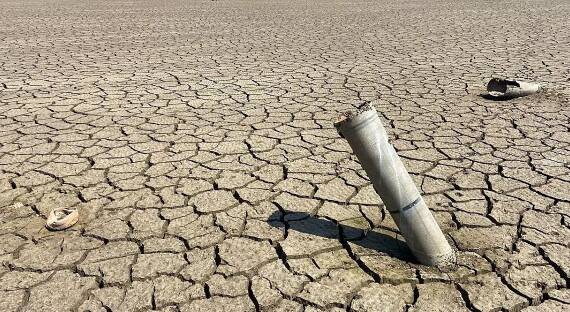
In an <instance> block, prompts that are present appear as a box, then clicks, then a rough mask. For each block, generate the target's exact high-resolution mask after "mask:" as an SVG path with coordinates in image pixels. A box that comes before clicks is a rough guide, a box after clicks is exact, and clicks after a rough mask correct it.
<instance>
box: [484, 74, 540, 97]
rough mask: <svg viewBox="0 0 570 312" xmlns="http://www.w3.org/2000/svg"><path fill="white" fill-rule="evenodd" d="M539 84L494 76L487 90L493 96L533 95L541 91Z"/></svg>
mask: <svg viewBox="0 0 570 312" xmlns="http://www.w3.org/2000/svg"><path fill="white" fill-rule="evenodd" d="M541 89H542V88H541V87H540V85H539V84H537V83H534V82H527V81H520V80H509V79H502V78H493V79H491V80H490V81H489V83H488V84H487V92H488V93H489V95H490V96H491V97H493V98H497V99H512V98H516V97H521V96H526V95H531V94H534V93H537V92H539V91H541Z"/></svg>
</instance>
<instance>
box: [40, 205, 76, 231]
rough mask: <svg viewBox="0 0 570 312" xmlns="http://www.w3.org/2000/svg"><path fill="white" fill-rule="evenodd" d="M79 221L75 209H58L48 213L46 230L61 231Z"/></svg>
mask: <svg viewBox="0 0 570 312" xmlns="http://www.w3.org/2000/svg"><path fill="white" fill-rule="evenodd" d="M77 220H79V212H78V211H77V209H69V208H60V209H54V210H52V211H50V213H49V215H48V218H47V221H46V228H48V229H49V230H53V231H61V230H65V229H67V228H70V227H72V226H73V225H74V224H75V223H77Z"/></svg>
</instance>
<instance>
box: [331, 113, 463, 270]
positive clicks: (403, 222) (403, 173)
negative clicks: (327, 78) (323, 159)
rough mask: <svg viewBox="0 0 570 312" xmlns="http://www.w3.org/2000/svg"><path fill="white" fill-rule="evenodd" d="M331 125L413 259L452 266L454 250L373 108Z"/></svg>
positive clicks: (345, 117)
mask: <svg viewBox="0 0 570 312" xmlns="http://www.w3.org/2000/svg"><path fill="white" fill-rule="evenodd" d="M335 127H336V128H337V130H338V131H339V133H340V134H341V135H342V136H343V137H344V138H346V140H347V141H348V143H349V144H350V146H351V148H352V150H353V152H354V154H355V155H356V157H357V158H358V160H359V161H360V164H361V165H362V168H364V170H365V171H366V174H367V175H368V177H369V178H370V181H371V182H372V185H373V186H374V189H375V190H376V193H378V195H380V198H381V199H382V201H383V202H384V204H385V206H386V209H387V210H388V211H389V212H390V215H391V216H392V218H393V219H394V221H395V222H396V225H397V226H398V228H399V229H400V232H401V233H402V235H403V236H404V239H405V240H406V243H407V244H408V246H409V248H410V250H411V251H412V253H413V254H414V256H415V257H416V259H417V260H418V261H419V262H420V263H422V264H426V265H433V266H438V267H450V266H453V265H454V264H455V261H456V258H455V252H454V250H453V249H452V248H451V246H450V245H449V242H448V241H447V240H446V238H445V235H444V234H443V232H442V231H441V229H440V228H439V226H438V224H437V222H436V221H435V219H434V217H433V215H432V214H431V212H430V211H429V209H428V207H427V205H426V203H425V202H424V200H423V199H422V197H421V195H420V193H419V191H418V189H417V187H416V185H415V184H414V181H413V180H412V178H411V177H410V175H409V174H408V171H407V170H406V168H405V167H404V164H403V163H402V161H401V160H400V157H399V156H398V154H396V151H395V150H394V147H393V146H392V145H391V144H390V143H389V142H388V135H387V134H386V130H385V129H384V127H383V126H382V122H381V120H380V118H379V117H378V113H377V112H376V109H374V107H372V106H371V105H369V104H365V105H364V106H362V107H360V108H359V109H358V111H357V112H355V113H349V114H345V115H342V116H341V117H340V118H339V120H337V122H335Z"/></svg>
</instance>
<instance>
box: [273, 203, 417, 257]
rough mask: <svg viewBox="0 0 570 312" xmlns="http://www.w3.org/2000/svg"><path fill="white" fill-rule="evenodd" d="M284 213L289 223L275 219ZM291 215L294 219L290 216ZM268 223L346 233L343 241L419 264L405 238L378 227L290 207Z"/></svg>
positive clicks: (324, 233) (299, 229)
mask: <svg viewBox="0 0 570 312" xmlns="http://www.w3.org/2000/svg"><path fill="white" fill-rule="evenodd" d="M282 213H284V216H285V221H282V222H285V223H281V222H275V220H283V216H282ZM291 216H292V217H293V218H288V217H291ZM268 223H269V224H270V225H271V226H274V227H278V228H283V227H285V228H286V229H287V230H289V231H290V230H294V231H297V232H301V233H306V234H311V235H315V236H320V237H323V238H330V239H339V238H341V235H342V239H343V240H346V241H348V242H351V243H353V244H356V245H359V246H361V247H364V248H367V249H372V250H375V251H378V252H380V253H383V254H385V255H387V256H390V257H393V258H396V259H399V260H401V261H405V262H408V263H411V264H418V262H417V260H416V259H415V257H414V256H413V255H412V253H411V251H410V249H409V248H408V245H406V243H405V242H404V241H402V240H399V239H396V238H395V237H392V236H390V235H387V234H384V233H380V232H377V231H374V230H363V229H360V228H356V227H352V226H349V225H343V224H340V225H337V224H336V223H335V222H333V221H330V220H328V219H324V218H318V217H315V216H311V215H310V214H308V213H303V212H296V211H287V210H285V211H284V212H281V211H276V212H274V213H273V214H272V215H271V217H270V218H269V219H268Z"/></svg>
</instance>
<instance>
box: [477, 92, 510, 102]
mask: <svg viewBox="0 0 570 312" xmlns="http://www.w3.org/2000/svg"><path fill="white" fill-rule="evenodd" d="M479 97H482V98H484V99H485V100H489V101H494V102H504V101H508V100H512V99H513V98H512V97H507V96H492V95H490V94H488V93H480V94H479Z"/></svg>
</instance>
